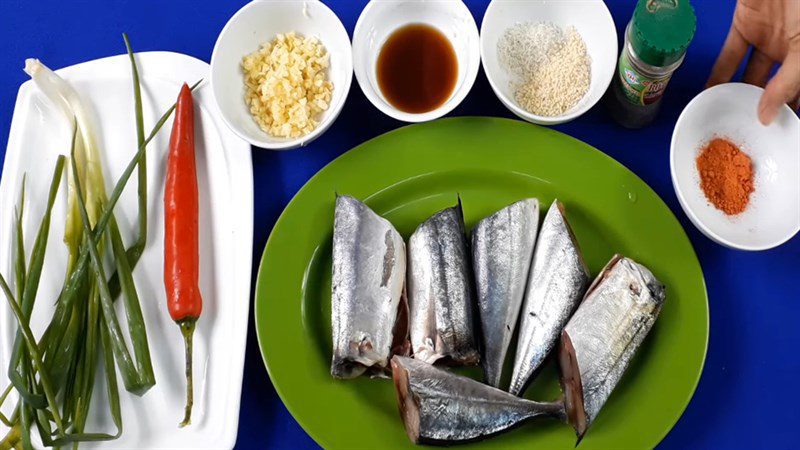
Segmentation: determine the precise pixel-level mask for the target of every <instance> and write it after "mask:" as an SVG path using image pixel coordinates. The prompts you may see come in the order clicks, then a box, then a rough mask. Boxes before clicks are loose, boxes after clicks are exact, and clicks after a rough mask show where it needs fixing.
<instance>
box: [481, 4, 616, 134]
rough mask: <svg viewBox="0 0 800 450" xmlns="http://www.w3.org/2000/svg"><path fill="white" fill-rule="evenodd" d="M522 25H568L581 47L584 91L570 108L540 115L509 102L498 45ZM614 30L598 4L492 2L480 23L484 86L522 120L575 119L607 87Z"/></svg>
mask: <svg viewBox="0 0 800 450" xmlns="http://www.w3.org/2000/svg"><path fill="white" fill-rule="evenodd" d="M524 22H533V23H536V22H551V23H553V24H555V25H557V26H559V27H561V28H562V29H566V28H567V27H568V26H570V25H572V26H574V27H575V28H576V29H577V30H578V33H580V35H581V37H582V38H583V41H584V42H585V43H586V52H587V53H588V54H589V58H590V59H591V69H590V70H591V80H590V82H589V90H588V91H587V92H586V94H585V95H584V96H583V98H582V99H581V100H580V101H579V102H578V103H577V104H576V105H575V106H573V107H572V108H571V109H569V110H568V111H567V112H565V113H564V114H562V115H559V116H539V115H536V114H531V113H529V112H528V111H526V110H524V109H523V108H522V107H521V106H519V104H517V101H516V100H515V99H514V91H513V89H512V87H511V86H510V85H509V81H511V77H510V76H509V74H508V73H507V72H506V71H505V70H504V69H503V68H502V67H501V65H500V61H499V60H498V57H497V43H498V41H499V40H500V38H501V37H502V36H503V34H504V33H505V31H506V29H508V28H509V27H511V26H513V25H515V24H517V23H524ZM617 56H618V53H617V30H616V28H614V19H612V18H611V13H610V12H609V11H608V8H607V7H606V5H605V3H603V2H602V1H601V0H574V1H548V0H524V1H519V0H492V2H491V3H489V7H488V8H487V9H486V14H484V16H483V23H482V24H481V62H482V64H483V70H484V71H485V72H486V77H487V78H488V79H489V84H490V85H491V86H492V90H494V93H495V95H497V98H499V99H500V101H501V102H502V103H503V105H505V106H506V108H508V109H509V110H510V111H511V112H513V113H514V114H516V115H517V116H518V117H520V118H521V119H524V120H527V121H528V122H532V123H537V124H540V125H556V124H559V123H564V122H569V121H570V120H572V119H575V118H576V117H579V116H580V115H582V114H583V113H585V112H586V111H588V110H589V109H590V108H591V107H592V106H594V105H595V104H596V103H597V102H598V101H599V100H600V98H602V97H603V94H604V93H605V92H606V89H608V85H609V83H611V77H612V76H613V75H614V70H615V69H616V63H617Z"/></svg>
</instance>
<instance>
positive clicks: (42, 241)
mask: <svg viewBox="0 0 800 450" xmlns="http://www.w3.org/2000/svg"><path fill="white" fill-rule="evenodd" d="M123 38H124V40H125V45H126V48H127V50H128V56H129V60H130V65H131V73H132V80H133V95H134V109H135V119H136V120H135V126H136V136H137V151H136V153H135V154H134V155H133V157H132V158H131V160H130V162H129V163H128V165H127V167H126V168H125V170H124V171H123V173H122V175H121V176H120V178H119V179H118V180H117V182H116V184H115V185H114V188H113V190H112V191H111V195H110V196H108V195H107V193H106V189H105V179H104V176H103V171H102V164H101V155H102V152H101V150H100V148H99V147H98V145H97V140H96V137H95V133H94V129H93V127H92V125H93V122H92V120H91V116H90V115H89V114H88V110H87V109H86V108H85V107H84V103H83V101H82V100H81V98H80V96H79V95H78V94H77V92H76V91H75V90H74V89H73V88H72V87H71V86H70V85H69V84H68V83H67V82H66V81H65V80H63V79H62V78H61V77H59V76H58V75H57V74H56V73H55V72H53V71H51V70H50V69H48V68H47V67H46V66H44V65H43V64H42V63H40V62H39V61H38V60H28V61H27V62H26V67H25V71H26V72H27V73H28V74H30V75H31V78H32V79H33V80H34V82H35V83H36V85H37V86H38V87H39V88H40V90H41V91H42V92H43V93H44V94H45V95H46V96H47V97H48V98H49V99H50V101H51V102H53V104H54V105H56V106H57V107H58V108H59V109H60V110H61V111H62V112H63V113H64V117H65V118H66V119H67V120H68V121H69V122H70V123H71V124H72V127H73V133H72V139H71V145H70V149H69V156H70V157H69V159H68V160H69V162H66V161H67V158H65V157H64V156H59V158H58V160H57V162H56V167H55V169H54V173H53V177H52V180H51V186H50V191H49V195H48V199H47V201H48V203H47V208H46V210H45V212H44V214H43V216H42V218H41V220H40V224H39V228H38V231H37V235H36V239H35V241H34V245H33V247H32V249H31V251H30V255H29V256H28V257H27V258H26V254H25V249H24V244H23V243H24V236H23V228H22V220H23V215H24V209H23V208H24V203H25V196H26V194H25V188H24V185H25V183H24V178H23V186H22V188H21V194H20V202H19V206H18V208H17V210H16V214H15V224H14V225H15V226H14V239H15V246H14V254H15V257H14V265H13V267H14V277H13V281H14V287H15V289H14V290H13V291H12V290H11V287H10V286H9V285H8V283H7V282H6V279H5V278H4V277H3V276H2V275H1V274H0V290H2V294H3V296H4V297H5V298H6V303H8V305H9V308H10V309H11V311H12V312H13V315H14V318H15V321H16V323H17V326H18V331H17V334H16V336H15V339H14V342H13V345H12V353H11V361H10V363H9V367H8V377H9V380H10V384H9V386H8V387H7V388H6V389H5V390H4V391H2V392H0V407H2V405H3V403H4V402H5V401H6V400H7V398H8V397H9V394H10V393H11V391H12V390H13V391H15V392H16V393H17V394H18V401H17V404H16V407H15V408H14V409H13V413H12V414H11V415H10V416H5V415H4V414H2V412H0V422H2V423H3V424H4V425H6V426H8V427H9V428H10V431H9V432H8V434H7V435H6V437H5V438H3V440H2V441H0V450H7V449H12V448H15V449H16V448H24V449H28V448H32V444H31V433H32V432H33V431H36V432H38V434H39V436H40V438H41V441H42V443H43V444H44V445H46V446H52V447H61V446H66V445H72V446H73V447H77V445H78V443H79V442H89V441H102V440H112V439H116V438H118V437H119V436H120V435H121V434H122V430H123V424H122V416H121V410H120V402H119V388H118V384H117V370H119V375H120V378H121V379H122V381H123V384H124V387H125V389H126V390H127V391H129V392H132V393H134V394H136V395H143V394H144V393H145V392H147V390H149V389H150V388H151V387H152V386H153V385H154V384H155V376H154V373H153V367H152V362H151V357H150V349H149V344H148V341H147V331H146V327H145V323H144V318H143V315H142V310H141V305H140V302H139V296H138V293H137V291H136V286H135V284H134V281H133V269H134V268H135V267H136V264H137V263H138V261H139V258H140V257H141V255H142V253H143V251H144V248H145V244H146V241H147V209H146V208H147V168H146V163H145V154H146V147H147V144H148V143H149V142H150V141H151V140H152V139H153V138H154V137H155V135H156V134H157V133H158V131H159V130H160V129H161V127H162V126H163V125H164V123H165V122H166V121H167V120H168V118H169V117H170V115H171V114H172V112H173V110H174V105H173V107H171V108H170V109H169V110H167V112H165V113H164V115H162V117H161V118H160V119H159V120H158V122H157V123H156V124H155V126H154V128H153V130H152V131H151V132H150V134H149V135H147V137H145V134H144V127H143V120H142V116H143V115H142V98H141V87H140V84H139V74H138V68H137V66H136V60H135V58H134V55H133V50H132V49H131V46H130V42H129V40H128V37H127V36H126V35H123ZM198 84H199V82H198V83H197V84H195V86H194V87H196V86H197V85H198ZM194 87H193V89H194ZM65 165H67V166H68V167H66V168H65ZM65 169H66V171H67V216H66V222H65V232H64V243H65V245H66V247H67V251H68V253H69V258H68V262H67V268H66V278H65V282H64V286H63V287H62V290H61V293H60V294H59V296H58V299H57V300H56V302H55V311H54V313H53V316H52V318H51V321H50V323H49V324H48V326H47V327H46V329H45V332H44V333H43V334H42V336H41V338H40V339H39V340H38V341H37V340H36V337H35V336H34V335H33V333H32V332H31V330H30V318H31V315H32V312H33V307H34V304H35V300H36V293H37V290H38V284H39V280H40V277H41V273H42V269H43V265H44V255H45V250H46V247H47V237H48V234H49V229H50V221H51V214H52V207H53V204H54V202H55V199H56V196H57V194H58V190H59V186H60V181H61V178H62V173H63V171H64V170H65ZM135 170H136V171H137V176H138V189H137V193H138V208H139V212H138V217H139V220H138V228H139V229H138V236H137V237H136V239H135V241H134V243H133V244H132V245H131V246H130V247H127V248H126V246H125V243H124V241H123V240H122V236H121V233H120V231H119V227H118V225H117V221H116V218H115V217H114V212H113V211H114V208H115V206H116V204H117V202H118V201H119V198H120V196H121V195H122V192H123V190H124V189H125V186H126V185H127V183H128V181H129V179H130V178H131V176H132V175H133V172H134V171H135ZM108 248H110V252H107V251H106V249H108ZM106 253H110V256H111V258H110V259H111V261H112V262H113V263H112V264H111V266H110V267H106V264H104V260H105V258H106ZM117 297H120V298H121V299H122V301H123V306H124V320H125V321H126V323H127V329H128V333H129V341H130V346H129V345H128V344H127V342H126V340H125V337H124V334H123V327H122V326H121V325H120V317H118V315H117V313H116V311H115V308H114V301H115V300H116V299H117ZM101 361H102V365H101V366H100V362H101ZM98 367H102V368H103V374H102V375H100V376H104V377H105V381H106V382H105V384H106V389H107V393H106V394H107V395H106V396H107V397H108V411H109V414H110V416H111V418H112V422H113V423H114V426H115V428H116V430H115V432H113V433H101V432H86V431H85V426H86V422H87V418H88V414H89V405H90V404H91V399H92V396H93V393H94V392H93V391H94V385H95V381H96V378H97V376H98V374H97V373H96V370H97V368H98Z"/></svg>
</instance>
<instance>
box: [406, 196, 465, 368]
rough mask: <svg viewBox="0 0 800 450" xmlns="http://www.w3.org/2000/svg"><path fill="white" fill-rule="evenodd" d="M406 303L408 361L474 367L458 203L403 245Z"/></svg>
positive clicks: (463, 236) (432, 220) (462, 224)
mask: <svg viewBox="0 0 800 450" xmlns="http://www.w3.org/2000/svg"><path fill="white" fill-rule="evenodd" d="M406 283H407V290H408V302H409V308H410V312H411V322H410V331H411V346H412V351H413V354H414V358H417V359H420V360H422V361H425V362H428V363H431V364H433V363H434V362H436V361H437V360H440V359H443V360H444V361H446V362H447V363H448V364H451V365H474V364H477V363H478V361H479V360H480V353H479V352H478V347H477V345H476V339H475V326H474V317H473V309H474V307H475V306H474V304H475V299H474V298H475V295H474V292H473V281H472V266H471V263H470V254H469V246H468V244H467V236H466V231H465V230H464V214H463V212H462V210H461V201H459V202H458V204H457V205H456V206H453V207H451V208H447V209H444V210H442V211H439V212H437V213H436V214H434V215H433V216H431V217H430V218H429V219H428V220H426V221H425V222H423V223H422V224H421V225H420V226H419V227H417V229H416V231H414V234H412V235H411V238H410V239H409V240H408V273H407V275H406Z"/></svg>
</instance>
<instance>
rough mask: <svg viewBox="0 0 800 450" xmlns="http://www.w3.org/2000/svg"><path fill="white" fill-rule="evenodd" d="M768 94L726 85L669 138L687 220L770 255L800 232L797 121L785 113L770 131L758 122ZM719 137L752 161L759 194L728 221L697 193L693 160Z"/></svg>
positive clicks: (691, 109)
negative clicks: (761, 104)
mask: <svg viewBox="0 0 800 450" xmlns="http://www.w3.org/2000/svg"><path fill="white" fill-rule="evenodd" d="M762 92H764V90H763V89H761V88H759V87H756V86H751V85H749V84H743V83H728V84H722V85H719V86H715V87H713V88H711V89H708V90H706V91H703V92H701V93H700V94H699V95H698V96H697V97H695V98H694V99H693V100H692V101H691V102H689V104H688V105H686V108H685V109H684V110H683V112H682V113H681V116H680V118H678V122H677V123H676V124H675V131H674V132H673V133H672V148H671V150H670V169H671V172H672V184H673V186H674V187H675V193H676V194H677V196H678V200H680V203H681V206H682V207H683V210H684V212H686V215H687V216H689V219H691V221H692V223H694V225H695V226H696V227H697V228H698V229H700V231H702V232H703V234H705V235H706V236H708V237H709V238H710V239H712V240H714V241H716V242H718V243H720V244H722V245H726V246H728V247H732V248H738V249H741V250H766V249H768V248H772V247H776V246H778V245H781V244H782V243H784V242H786V241H788V240H789V239H791V237H792V236H794V235H795V233H797V231H798V230H800V119H798V117H797V116H796V115H795V113H794V112H793V111H792V110H791V109H790V108H789V107H788V106H784V107H783V108H781V111H780V113H779V114H778V117H777V118H776V119H775V121H774V122H773V123H772V124H770V125H769V126H764V125H762V124H761V123H760V122H759V121H758V113H757V110H758V101H759V99H760V98H761V94H762ZM714 137H725V138H728V139H730V140H731V141H732V142H734V143H736V144H737V145H739V148H741V149H742V150H743V151H744V152H745V153H747V155H748V156H750V158H751V159H752V161H753V166H754V171H755V181H754V185H755V191H754V192H753V193H752V194H751V196H750V204H749V205H748V207H747V209H746V210H745V211H744V212H743V213H741V214H739V215H736V216H732V217H730V216H727V215H725V214H724V213H723V212H722V211H720V210H718V209H716V208H715V207H714V206H713V205H712V204H711V203H710V202H709V201H708V200H707V199H706V197H705V195H704V194H703V191H702V190H701V189H700V176H699V174H698V173H697V166H696V162H695V160H696V158H697V155H698V153H699V151H700V149H701V148H702V146H703V145H704V144H705V143H707V142H708V141H710V140H711V139H712V138H714Z"/></svg>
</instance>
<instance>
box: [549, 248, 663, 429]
mask: <svg viewBox="0 0 800 450" xmlns="http://www.w3.org/2000/svg"><path fill="white" fill-rule="evenodd" d="M664 298H665V288H664V285H663V284H661V283H660V282H659V281H658V280H657V279H656V278H655V277H654V276H653V274H652V273H651V272H650V271H649V270H648V269H647V268H646V267H644V266H642V265H641V264H638V263H636V262H635V261H633V260H631V259H629V258H625V257H623V256H621V255H615V256H614V257H613V258H612V259H611V261H610V262H609V263H608V264H607V265H606V267H605V268H604V269H603V271H602V272H601V273H600V275H598V276H597V278H596V279H595V280H594V282H593V283H592V285H591V286H590V287H589V290H588V292H587V293H586V297H585V298H584V300H583V303H581V306H580V307H579V308H578V310H577V311H576V312H575V315H573V316H572V318H571V319H570V321H569V323H567V326H566V327H565V328H564V331H563V332H562V333H561V348H560V350H559V366H560V369H561V387H562V389H563V390H564V397H565V403H566V410H567V418H568V420H569V423H570V424H571V425H572V426H573V428H575V433H576V434H577V436H578V442H580V440H581V439H582V438H583V436H584V435H585V433H586V430H587V429H588V428H589V426H590V425H591V424H592V422H593V421H594V419H595V418H596V417H597V414H598V413H599V412H600V409H601V408H602V407H603V405H604V404H605V402H606V400H607V399H608V396H609V395H611V392H612V391H613V390H614V388H615V387H616V385H617V383H618V382H619V380H620V378H621V377H622V374H623V373H624V372H625V369H627V367H628V365H629V364H630V361H631V359H632V358H633V355H634V353H636V350H637V349H638V348H639V346H640V345H641V343H642V341H643V340H644V338H645V337H646V336H647V334H648V333H649V332H650V329H651V328H652V327H653V323H655V321H656V319H657V318H658V314H659V312H661V307H662V306H663V304H664Z"/></svg>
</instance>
